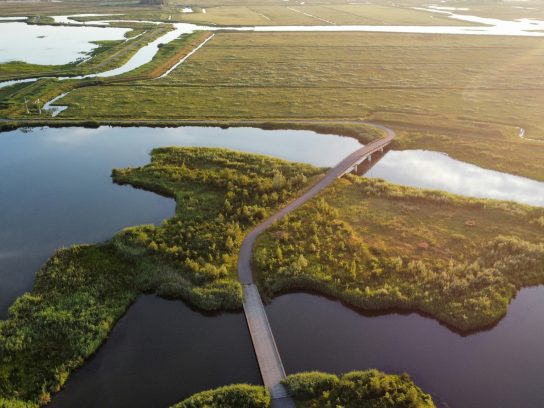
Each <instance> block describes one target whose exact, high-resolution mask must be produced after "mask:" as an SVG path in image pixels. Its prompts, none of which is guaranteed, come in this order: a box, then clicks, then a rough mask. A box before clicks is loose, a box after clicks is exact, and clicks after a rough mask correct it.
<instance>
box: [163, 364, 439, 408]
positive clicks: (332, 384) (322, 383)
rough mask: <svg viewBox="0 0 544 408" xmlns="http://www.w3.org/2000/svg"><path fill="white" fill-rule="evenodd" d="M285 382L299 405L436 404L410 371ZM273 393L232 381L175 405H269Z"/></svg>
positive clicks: (407, 407) (382, 407)
mask: <svg viewBox="0 0 544 408" xmlns="http://www.w3.org/2000/svg"><path fill="white" fill-rule="evenodd" d="M284 384H285V385H286V386H287V388H288V389H289V391H290V392H291V393H292V394H293V396H294V397H295V398H296V406H297V407H298V408H310V407H316V408H317V407H322V408H329V407H330V408H335V407H361V408H434V407H435V405H434V403H433V400H432V398H431V396H430V395H428V394H426V393H425V392H423V391H422V390H421V389H420V388H419V387H418V386H417V385H415V384H414V383H413V382H412V380H411V379H410V377H409V376H408V375H407V374H403V375H392V374H385V373H382V372H380V371H377V370H366V371H352V372H350V373H346V374H344V375H342V376H336V375H334V374H327V373H322V372H317V371H312V372H305V373H299V374H293V375H290V376H288V377H287V378H286V379H285V380H284ZM270 406H271V400H270V395H269V394H268V392H267V391H266V390H265V388H264V387H262V386H251V385H245V384H241V385H230V386H226V387H221V388H217V389H214V390H209V391H204V392H201V393H198V394H195V395H193V396H191V397H189V398H187V399H185V400H183V401H182V402H180V403H179V404H176V405H173V406H172V408H240V407H244V408H269V407H270Z"/></svg>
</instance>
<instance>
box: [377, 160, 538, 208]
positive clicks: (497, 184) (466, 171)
mask: <svg viewBox="0 0 544 408" xmlns="http://www.w3.org/2000/svg"><path fill="white" fill-rule="evenodd" d="M367 176H368V177H375V178H383V179H386V180H388V181H391V182H393V183H397V184H403V185H406V186H414V187H422V188H431V189H438V190H445V191H448V192H451V193H455V194H462V195H465V196H470V197H480V198H495V199H499V200H512V201H517V202H520V203H525V204H531V205H538V206H544V183H543V182H539V181H535V180H531V179H528V178H524V177H519V176H514V175H511V174H506V173H501V172H498V171H493V170H487V169H483V168H481V167H478V166H475V165H473V164H469V163H465V162H461V161H459V160H455V159H452V158H451V157H449V156H447V155H445V154H441V153H438V152H432V151H426V150H405V151H390V152H389V153H387V154H386V155H385V157H383V159H382V160H380V162H379V163H377V164H376V166H374V167H373V168H372V169H371V170H370V171H369V172H368V173H367Z"/></svg>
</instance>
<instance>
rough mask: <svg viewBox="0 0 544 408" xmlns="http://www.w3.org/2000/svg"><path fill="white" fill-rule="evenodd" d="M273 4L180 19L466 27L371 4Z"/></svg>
mask: <svg viewBox="0 0 544 408" xmlns="http://www.w3.org/2000/svg"><path fill="white" fill-rule="evenodd" d="M303 3H304V5H301V4H300V2H292V1H289V2H283V4H282V5H274V4H264V5H263V4H262V3H261V4H259V3H258V2H256V4H248V5H225V6H218V7H210V8H206V13H202V12H200V11H201V10H200V9H199V10H198V11H199V12H197V13H189V14H184V15H182V16H181V18H182V19H183V20H184V21H190V22H195V23H203V24H218V25H327V24H338V25H467V23H463V22H460V21H456V20H452V19H449V18H447V17H442V16H440V15H435V14H434V13H428V12H425V11H418V10H412V9H411V8H404V7H393V6H381V5H373V4H315V5H312V4H306V2H303Z"/></svg>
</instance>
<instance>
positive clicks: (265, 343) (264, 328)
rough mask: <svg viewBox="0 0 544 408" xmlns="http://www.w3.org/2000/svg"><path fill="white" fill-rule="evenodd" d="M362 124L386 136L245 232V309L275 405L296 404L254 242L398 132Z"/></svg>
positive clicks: (241, 271) (290, 407)
mask: <svg viewBox="0 0 544 408" xmlns="http://www.w3.org/2000/svg"><path fill="white" fill-rule="evenodd" d="M361 124H366V125H370V126H373V127H375V128H377V129H379V130H382V131H383V132H385V136H384V137H383V138H381V139H379V140H375V141H374V142H371V143H369V144H367V145H366V146H363V147H361V148H360V149H357V150H356V151H354V152H353V153H351V154H350V155H349V156H347V157H346V158H345V159H343V160H342V161H341V162H340V163H338V164H337V165H336V166H335V167H333V168H331V169H330V170H329V171H328V172H327V173H326V174H325V176H324V177H323V178H321V179H320V180H319V181H318V182H317V183H316V184H315V185H314V186H312V187H311V188H310V189H309V190H307V191H306V192H305V193H304V194H303V195H302V196H300V197H298V198H297V199H295V200H293V201H292V202H290V203H289V204H288V205H287V206H285V207H284V208H282V209H281V210H280V211H278V212H277V213H275V214H274V215H272V216H271V217H269V218H267V219H266V220H265V221H263V222H262V223H261V224H259V225H258V226H257V227H255V228H254V229H253V230H252V231H251V232H250V233H249V234H248V235H247V236H246V238H245V239H244V241H243V242H242V247H241V248H240V253H239V256H238V276H239V278H240V282H241V283H242V286H243V289H244V313H245V315H246V320H247V325H248V328H249V333H250V335H251V340H252V342H253V347H254V349H255V354H256V356H257V362H258V364H259V369H260V371H261V376H262V378H263V383H264V385H265V387H266V388H267V389H268V390H269V391H270V395H271V396H272V407H273V408H283V407H285V408H294V407H295V403H294V401H293V399H292V398H291V397H290V396H289V394H288V392H287V390H286V389H285V387H284V386H283V385H282V384H281V381H282V380H283V379H284V378H285V369H284V368H283V363H282V361H281V356H280V353H279V351H278V348H277V346H276V341H275V340H274V334H273V333H272V329H271V327H270V324H269V323H268V318H267V317H266V310H265V308H264V306H263V302H262V300H261V296H260V295H259V290H258V288H257V286H256V285H255V283H254V282H253V274H252V272H251V256H252V252H253V246H254V245H255V241H256V239H257V237H258V236H259V235H260V234H261V233H262V232H264V231H265V230H266V229H267V228H269V227H270V226H271V225H272V224H273V223H274V222H276V221H278V220H280V219H281V218H283V217H284V216H286V215H287V214H288V213H290V212H291V211H294V210H295V209H297V208H298V207H300V206H301V205H303V204H304V203H306V202H307V201H308V200H310V199H312V198H313V197H315V196H316V195H317V194H319V193H320V192H321V191H322V190H323V189H325V188H326V187H327V186H329V185H330V184H332V183H333V182H334V181H335V180H336V179H337V178H340V177H342V176H343V175H344V174H347V173H350V172H352V171H354V170H357V166H359V165H360V164H361V163H363V162H364V161H365V160H371V157H372V154H374V153H378V152H383V150H384V148H386V147H387V146H388V145H389V144H390V143H391V142H392V141H393V139H394V138H395V132H394V131H393V130H392V129H389V128H387V127H385V126H382V125H378V124H374V123H369V122H361Z"/></svg>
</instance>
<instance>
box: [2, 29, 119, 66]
mask: <svg viewBox="0 0 544 408" xmlns="http://www.w3.org/2000/svg"><path fill="white" fill-rule="evenodd" d="M127 31H129V29H128V28H114V27H70V26H48V25H34V24H32V25H31V24H26V23H21V22H11V23H6V22H3V23H0V50H2V52H1V53H0V63H4V62H8V61H24V62H26V63H29V64H40V65H61V64H67V63H69V62H72V61H75V60H77V59H78V58H81V57H82V56H83V54H86V53H89V52H90V51H92V50H93V49H95V48H96V47H97V45H96V44H93V43H92V42H94V41H104V40H122V39H124V38H125V37H124V35H125V33H126V32H127ZM14 38H16V39H17V40H16V41H14V40H13V39H14Z"/></svg>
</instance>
